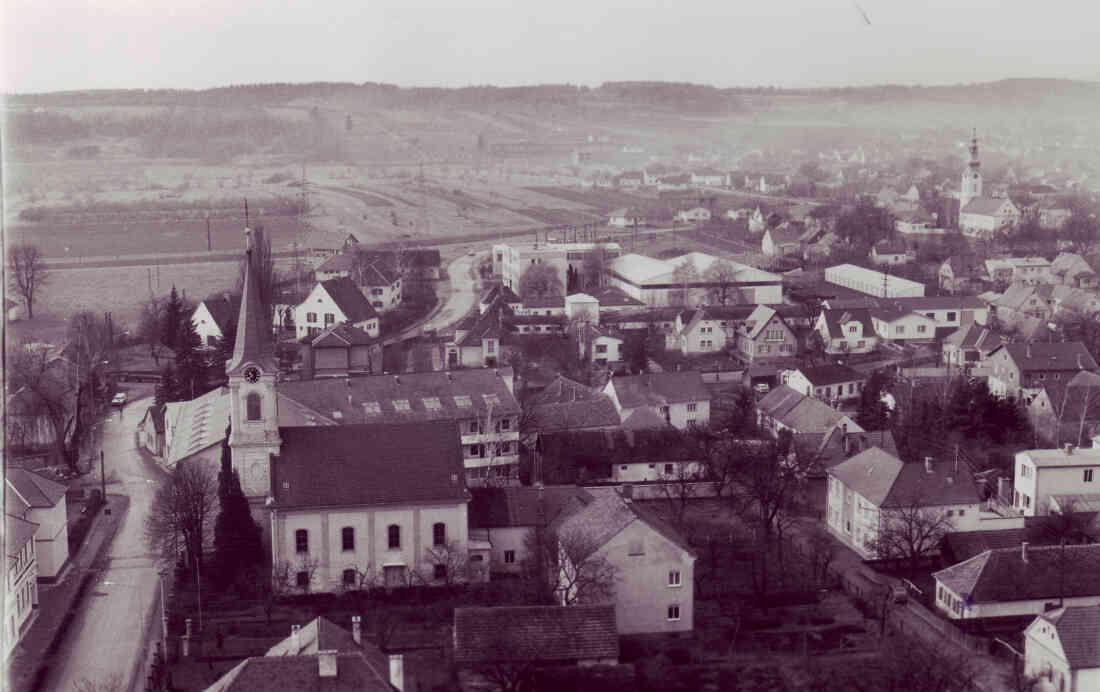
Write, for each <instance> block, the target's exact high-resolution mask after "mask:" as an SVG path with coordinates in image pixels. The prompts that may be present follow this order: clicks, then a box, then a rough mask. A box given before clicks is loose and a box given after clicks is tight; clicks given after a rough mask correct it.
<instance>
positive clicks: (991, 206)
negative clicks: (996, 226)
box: [960, 197, 1012, 216]
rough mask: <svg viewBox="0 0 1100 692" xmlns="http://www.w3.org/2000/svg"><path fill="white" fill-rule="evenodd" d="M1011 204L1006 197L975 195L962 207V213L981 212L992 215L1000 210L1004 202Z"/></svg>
mask: <svg viewBox="0 0 1100 692" xmlns="http://www.w3.org/2000/svg"><path fill="white" fill-rule="evenodd" d="M1006 203H1007V204H1012V202H1010V201H1009V200H1008V199H1007V198H1004V197H1000V198H996V197H975V198H974V199H972V200H970V202H969V203H967V205H966V206H965V207H963V208H962V211H961V212H960V213H962V214H981V215H984V216H992V215H993V214H996V213H997V212H999V211H1000V210H1001V207H1003V206H1004V205H1005V204H1006Z"/></svg>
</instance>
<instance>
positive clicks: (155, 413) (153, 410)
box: [142, 404, 164, 433]
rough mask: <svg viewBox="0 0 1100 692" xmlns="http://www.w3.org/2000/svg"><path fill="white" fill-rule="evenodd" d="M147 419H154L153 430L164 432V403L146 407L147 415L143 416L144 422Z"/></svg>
mask: <svg viewBox="0 0 1100 692" xmlns="http://www.w3.org/2000/svg"><path fill="white" fill-rule="evenodd" d="M146 420H151V421H153V430H155V431H157V432H158V433H163V432H164V404H161V405H160V406H150V407H149V408H147V409H145V415H144V416H143V417H142V422H143V423H144V421H146Z"/></svg>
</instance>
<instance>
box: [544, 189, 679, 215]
mask: <svg viewBox="0 0 1100 692" xmlns="http://www.w3.org/2000/svg"><path fill="white" fill-rule="evenodd" d="M527 189H528V190H531V191H532V192H537V193H539V194H540V195H548V196H550V197H558V198H560V199H564V200H567V201H570V202H576V203H578V204H583V205H585V206H589V207H592V208H594V209H597V210H599V211H600V212H602V213H605V214H606V213H609V212H611V211H614V210H615V209H619V208H621V207H631V206H635V207H644V208H647V209H648V208H649V207H652V206H665V205H663V204H660V203H659V202H658V201H657V200H655V199H653V198H652V197H643V196H641V195H632V194H630V193H627V192H619V191H618V190H606V189H605V190H575V189H571V188H565V187H529V188H527Z"/></svg>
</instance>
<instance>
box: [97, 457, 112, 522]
mask: <svg viewBox="0 0 1100 692" xmlns="http://www.w3.org/2000/svg"><path fill="white" fill-rule="evenodd" d="M104 468H105V467H104V465H103V450H102V449H101V450H99V480H100V482H101V484H102V488H103V506H104V507H106V510H105V511H104V512H103V513H104V514H108V515H109V514H110V513H111V506H110V505H108V504H107V473H106V471H105V470H104Z"/></svg>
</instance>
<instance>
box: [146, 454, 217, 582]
mask: <svg viewBox="0 0 1100 692" xmlns="http://www.w3.org/2000/svg"><path fill="white" fill-rule="evenodd" d="M217 505H218V479H217V476H216V475H215V473H214V470H213V469H212V468H211V467H210V466H208V465H206V464H203V463H202V462H181V463H179V464H177V465H176V467H175V468H174V469H172V471H171V472H169V474H168V478H167V479H166V480H165V481H164V482H163V483H161V485H160V487H158V488H157V492H156V494H155V495H154V496H153V504H152V507H151V508H150V510H149V515H148V516H147V517H146V520H145V540H146V541H147V542H148V544H149V547H150V549H151V550H152V551H153V552H155V553H158V554H159V555H160V556H161V557H162V558H163V559H165V560H166V561H174V560H175V559H176V557H177V556H178V555H180V554H181V553H182V554H184V555H186V558H187V564H188V565H189V566H190V567H191V569H195V568H199V569H201V567H202V558H203V554H204V553H205V552H206V549H207V548H208V547H209V545H210V544H211V543H212V542H213V535H214V531H213V527H214V519H215V515H216V514H217Z"/></svg>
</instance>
